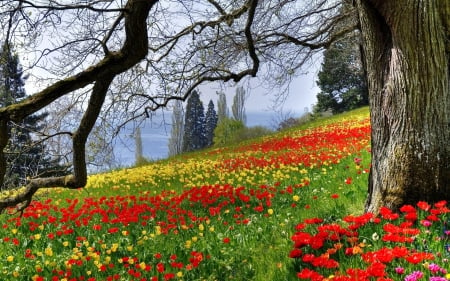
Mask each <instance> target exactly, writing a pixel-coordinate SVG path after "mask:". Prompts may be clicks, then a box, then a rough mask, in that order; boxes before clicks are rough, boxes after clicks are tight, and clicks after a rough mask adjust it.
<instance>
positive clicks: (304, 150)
mask: <svg viewBox="0 0 450 281" xmlns="http://www.w3.org/2000/svg"><path fill="white" fill-rule="evenodd" d="M369 170H370V124H369V119H368V116H367V113H364V114H363V115H361V116H351V118H341V119H336V120H335V121H333V122H328V123H326V124H322V126H320V127H318V126H316V127H314V126H311V127H307V128H305V129H303V130H298V131H290V132H288V133H281V134H278V135H275V136H268V137H264V138H262V139H261V140H259V141H258V142H252V143H250V142H249V143H245V144H242V145H241V146H239V147H227V148H220V149H212V150H209V151H204V152H200V153H199V154H196V155H192V156H182V157H179V158H174V159H171V160H170V162H165V161H161V162H155V163H151V164H150V165H148V166H144V167H139V168H128V169H123V170H117V171H112V172H110V173H106V174H100V175H92V176H91V177H89V181H88V182H89V183H88V186H87V188H86V189H80V190H70V191H67V190H58V189H57V190H55V191H54V192H53V193H40V194H39V196H38V197H36V200H34V201H33V202H32V203H31V204H30V206H29V207H28V208H27V209H26V210H25V211H24V213H23V215H22V216H21V217H17V216H11V215H8V214H2V215H1V218H2V227H1V228H0V250H1V252H2V254H3V256H4V258H3V262H2V263H0V280H38V281H47V280H51V281H56V280H57V281H63V280H64V281H86V280H89V281H94V280H95V281H98V280H107V281H114V280H139V281H149V280H152V281H156V280H158V281H162V280H176V281H181V280H207V281H212V280H257V281H258V280H271V281H285V280H288V281H293V280H314V281H315V280H329V281H331V280H333V281H339V280H349V281H350V280H361V281H365V280H370V281H372V280H379V281H384V280H406V278H409V279H410V280H413V279H414V278H416V279H417V280H433V281H438V280H439V281H441V280H444V279H442V278H445V279H450V278H449V272H448V260H449V255H450V251H449V247H450V246H449V245H450V239H449V237H450V232H449V217H448V205H447V203H446V202H438V203H437V204H430V203H427V202H419V204H417V206H405V207H404V208H402V209H401V210H400V212H399V213H396V212H393V211H392V210H389V209H388V208H382V210H381V211H380V214H379V215H377V216H376V215H374V214H370V213H368V214H364V213H363V214H362V213H361V210H362V202H363V198H364V194H365V192H366V183H367V175H368V172H369ZM358 202H359V203H358ZM261 257H264V258H261ZM415 272H420V273H415ZM420 274H422V276H421V277H420ZM419 277H420V278H419ZM439 278H440V279H439Z"/></svg>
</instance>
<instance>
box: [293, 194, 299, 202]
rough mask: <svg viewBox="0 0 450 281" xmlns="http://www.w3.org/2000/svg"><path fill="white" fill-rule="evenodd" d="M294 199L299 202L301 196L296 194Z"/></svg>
mask: <svg viewBox="0 0 450 281" xmlns="http://www.w3.org/2000/svg"><path fill="white" fill-rule="evenodd" d="M292 200H294V201H295V202H297V201H298V200H300V196H298V195H294V196H292Z"/></svg>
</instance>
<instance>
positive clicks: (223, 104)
mask: <svg viewBox="0 0 450 281" xmlns="http://www.w3.org/2000/svg"><path fill="white" fill-rule="evenodd" d="M216 94H217V95H218V96H219V98H218V100H217V122H220V121H221V120H223V119H225V118H228V107H227V97H226V96H225V93H224V92H216Z"/></svg>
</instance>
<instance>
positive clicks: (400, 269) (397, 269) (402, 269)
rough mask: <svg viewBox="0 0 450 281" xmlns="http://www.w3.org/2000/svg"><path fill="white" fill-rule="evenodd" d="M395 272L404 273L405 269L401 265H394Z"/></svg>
mask: <svg viewBox="0 0 450 281" xmlns="http://www.w3.org/2000/svg"><path fill="white" fill-rule="evenodd" d="M395 273H397V274H403V273H405V269H404V268H403V267H400V266H399V267H396V268H395Z"/></svg>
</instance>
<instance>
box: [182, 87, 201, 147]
mask: <svg viewBox="0 0 450 281" xmlns="http://www.w3.org/2000/svg"><path fill="white" fill-rule="evenodd" d="M204 124H205V112H204V108H203V103H202V101H201V100H200V95H199V94H198V92H197V91H194V92H192V94H191V96H190V97H189V99H188V101H187V105H186V116H185V119H184V135H183V152H188V151H194V150H197V149H201V148H204V147H205V143H206V138H205V125H204Z"/></svg>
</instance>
